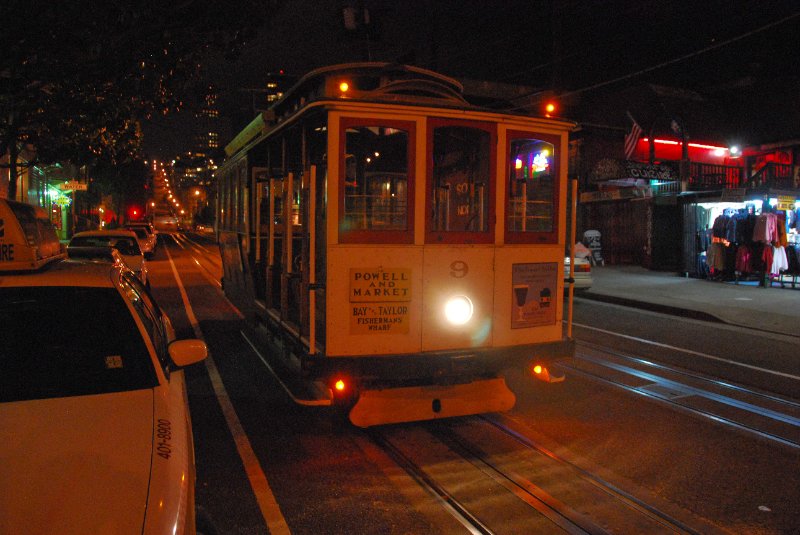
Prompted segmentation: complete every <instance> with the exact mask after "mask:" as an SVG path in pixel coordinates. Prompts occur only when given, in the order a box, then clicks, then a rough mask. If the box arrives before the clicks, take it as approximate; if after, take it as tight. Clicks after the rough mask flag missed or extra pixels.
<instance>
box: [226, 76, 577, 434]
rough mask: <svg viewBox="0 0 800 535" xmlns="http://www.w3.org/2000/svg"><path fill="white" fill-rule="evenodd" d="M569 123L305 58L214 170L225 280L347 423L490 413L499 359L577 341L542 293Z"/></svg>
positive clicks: (555, 238) (561, 230)
mask: <svg viewBox="0 0 800 535" xmlns="http://www.w3.org/2000/svg"><path fill="white" fill-rule="evenodd" d="M573 127H574V124H573V123H570V122H567V121H564V120H560V119H554V118H548V117H532V116H525V115H521V114H509V113H502V112H498V111H492V110H488V109H483V108H480V107H477V106H474V105H472V104H470V103H469V102H467V100H465V98H464V96H463V88H462V86H461V84H460V83H459V82H458V81H456V80H454V79H452V78H449V77H446V76H443V75H441V74H438V73H435V72H432V71H429V70H425V69H421V68H417V67H411V66H400V65H393V64H386V63H358V64H347V65H337V66H331V67H326V68H321V69H318V70H316V71H313V72H311V73H309V74H308V75H306V76H305V77H303V78H302V79H300V80H299V82H298V83H297V84H296V85H295V86H294V87H293V88H292V89H290V90H289V91H288V92H287V93H285V95H284V96H283V98H282V99H281V100H280V101H278V102H277V103H276V104H274V105H273V107H272V108H271V109H270V110H268V111H267V112H262V113H261V114H260V115H259V116H257V117H256V118H255V119H254V120H253V121H252V122H251V124H250V125H248V126H247V127H246V128H245V129H244V130H242V131H241V132H240V133H239V134H238V135H237V136H236V137H235V138H234V140H233V141H232V142H231V143H230V144H229V145H228V146H227V147H226V149H225V150H226V155H227V159H226V160H225V162H224V163H223V165H222V166H221V168H220V169H219V170H218V172H217V174H216V179H217V182H218V184H217V188H218V189H217V191H218V199H217V214H216V215H217V232H218V233H219V239H220V244H221V249H222V253H223V254H222V256H223V263H224V270H225V275H224V287H225V291H226V293H227V294H228V295H229V296H230V297H231V299H232V300H234V299H238V302H240V303H242V307H243V308H245V309H247V310H252V317H253V320H254V321H255V322H256V323H257V324H258V325H259V329H261V330H262V331H263V333H264V334H265V336H264V338H265V339H267V340H269V343H270V350H269V357H270V359H271V361H272V362H273V363H274V364H275V366H274V368H275V369H276V370H283V371H282V372H279V373H278V375H281V376H284V377H287V379H286V381H285V383H284V384H286V385H288V389H289V391H290V392H291V393H292V396H293V397H294V398H295V400H296V401H298V402H300V403H304V404H309V405H311V404H321V405H325V404H340V405H342V406H344V407H347V408H348V409H349V417H350V420H351V421H352V422H353V423H354V424H355V425H357V426H361V427H369V426H372V425H379V424H385V423H393V422H405V421H416V420H424V419H435V418H442V417H450V416H458V415H467V414H476V413H484V412H494V411H504V410H508V409H510V408H511V407H513V405H514V402H515V396H514V394H513V392H511V390H510V389H509V388H508V386H507V385H506V383H505V380H504V379H503V376H502V373H501V372H502V370H504V369H506V368H509V367H512V366H526V367H528V366H530V367H531V369H533V368H534V367H535V366H536V365H538V366H539V368H537V369H538V370H543V371H544V373H545V374H547V371H546V364H547V362H549V361H552V360H553V359H556V358H561V357H566V356H570V355H572V354H573V352H574V345H573V343H572V340H571V339H570V337H569V336H566V335H565V332H564V327H563V320H564V319H565V318H566V316H565V307H571V301H570V300H568V301H567V304H566V305H565V303H564V301H563V300H562V299H560V298H559V299H554V298H553V297H555V296H562V295H563V291H564V284H565V282H564V275H563V269H564V251H565V248H566V244H567V243H568V242H567V235H566V234H567V232H566V229H567V221H566V216H567V202H566V200H567V147H568V133H569V131H570V130H571V129H572V128H573ZM573 228H574V225H573ZM571 241H572V243H574V239H573V240H571ZM242 290H244V291H242ZM242 296H244V297H242ZM288 374H291V375H288Z"/></svg>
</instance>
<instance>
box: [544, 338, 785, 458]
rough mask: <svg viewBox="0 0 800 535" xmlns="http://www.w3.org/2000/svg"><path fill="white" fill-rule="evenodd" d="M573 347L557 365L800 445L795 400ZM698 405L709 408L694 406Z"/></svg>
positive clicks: (586, 345)
mask: <svg viewBox="0 0 800 535" xmlns="http://www.w3.org/2000/svg"><path fill="white" fill-rule="evenodd" d="M578 346H579V350H578V351H576V354H575V359H574V361H573V363H570V362H569V361H560V362H559V363H558V367H559V368H561V369H563V370H564V371H569V372H572V373H575V374H578V375H581V376H583V377H586V378H588V379H590V380H594V381H598V382H601V383H604V384H607V385H611V386H614V387H617V388H620V389H622V390H625V391H627V392H631V393H634V394H637V395H642V396H645V397H647V398H649V399H653V400H656V401H659V402H662V403H665V404H668V405H669V406H671V407H674V408H677V409H679V410H681V411H684V412H688V413H690V414H693V415H696V416H701V417H703V418H707V419H710V420H712V421H715V422H717V423H719V424H722V425H725V426H727V427H730V428H732V429H737V430H739V431H744V432H746V433H749V434H752V435H755V436H758V437H760V438H762V439H766V440H769V441H771V442H775V443H779V444H782V445H785V446H789V447H791V448H794V449H800V403H798V402H796V401H793V400H790V399H786V398H783V397H780V396H776V395H773V394H769V393H766V392H762V391H758V390H754V389H750V388H746V387H743V386H741V385H734V384H731V383H729V382H727V381H722V380H719V379H714V378H709V377H707V376H704V375H701V374H699V373H696V372H689V371H687V370H684V369H681V368H677V367H672V366H668V365H665V364H661V363H653V362H651V361H649V360H647V359H643V358H641V357H637V356H633V355H628V354H624V353H620V352H618V351H615V350H613V349H610V348H606V347H604V346H600V345H596V344H591V343H587V342H579V344H578ZM580 348H583V350H581V349H580ZM587 349H589V350H593V351H594V352H595V353H594V354H591V355H590V354H589V353H588V352H587V351H586V350H587ZM670 377H671V378H670ZM693 404H696V405H694V406H693ZM703 404H707V405H711V408H709V407H703V406H697V405H703ZM712 408H713V409H716V410H712ZM726 413H727V414H726ZM730 413H733V414H732V415H731V414H730ZM748 420H750V421H748Z"/></svg>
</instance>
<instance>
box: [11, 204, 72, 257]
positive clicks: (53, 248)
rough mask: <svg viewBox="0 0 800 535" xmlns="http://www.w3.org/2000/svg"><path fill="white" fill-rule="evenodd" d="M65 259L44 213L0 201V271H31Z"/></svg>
mask: <svg viewBox="0 0 800 535" xmlns="http://www.w3.org/2000/svg"><path fill="white" fill-rule="evenodd" d="M65 257H66V253H65V252H64V248H63V246H62V245H61V242H59V241H58V235H57V234H56V231H55V228H54V227H53V225H52V223H50V219H49V218H48V217H47V212H45V211H44V209H42V208H40V207H38V206H32V205H30V204H25V203H21V202H16V201H12V200H9V199H0V271H31V270H36V269H39V268H41V267H42V266H44V265H46V264H48V263H50V262H53V261H54V260H59V259H62V258H65Z"/></svg>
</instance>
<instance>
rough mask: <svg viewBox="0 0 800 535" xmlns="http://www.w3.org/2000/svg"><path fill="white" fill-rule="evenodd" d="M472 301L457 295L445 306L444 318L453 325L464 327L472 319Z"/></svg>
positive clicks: (464, 296)
mask: <svg viewBox="0 0 800 535" xmlns="http://www.w3.org/2000/svg"><path fill="white" fill-rule="evenodd" d="M473 311H474V309H473V306H472V301H471V300H470V298H469V297H467V296H466V295H456V296H453V297H451V298H450V299H448V300H447V302H446V303H445V305H444V316H445V317H446V318H447V321H449V322H450V323H451V324H453V325H464V324H465V323H467V322H468V321H469V320H470V319H472V313H473Z"/></svg>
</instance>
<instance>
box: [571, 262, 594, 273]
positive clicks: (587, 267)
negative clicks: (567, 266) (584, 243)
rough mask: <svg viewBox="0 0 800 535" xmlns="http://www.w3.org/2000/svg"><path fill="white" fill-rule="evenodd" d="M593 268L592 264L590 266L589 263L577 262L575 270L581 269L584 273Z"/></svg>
mask: <svg viewBox="0 0 800 535" xmlns="http://www.w3.org/2000/svg"><path fill="white" fill-rule="evenodd" d="M591 270H592V266H590V265H589V264H576V265H575V271H581V272H583V273H588V272H589V271H591Z"/></svg>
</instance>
